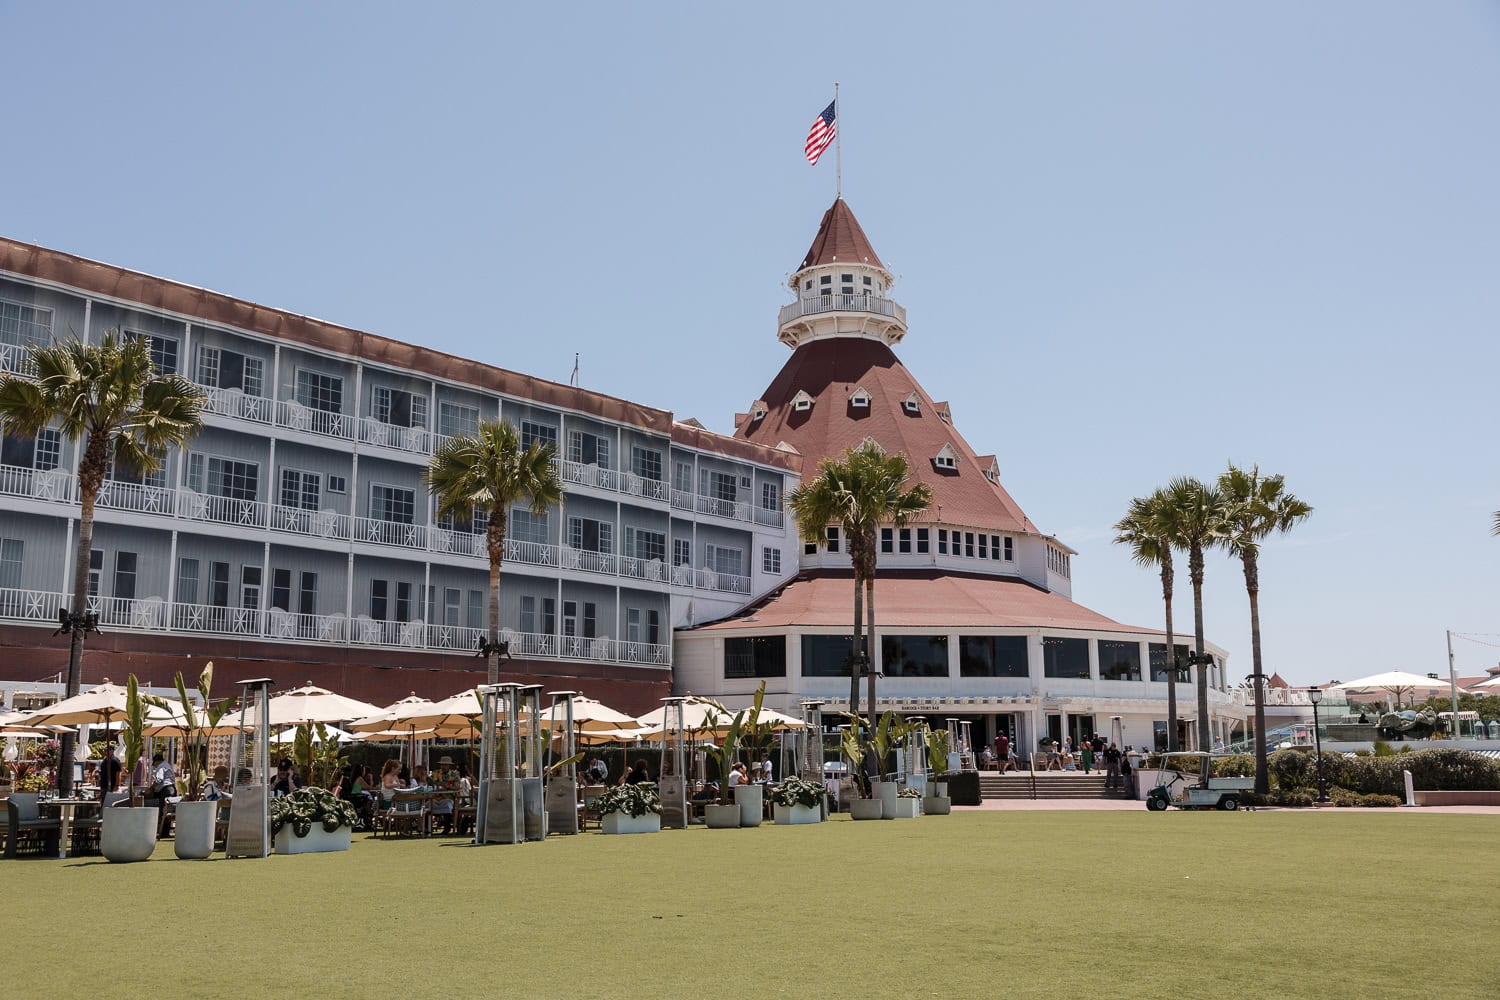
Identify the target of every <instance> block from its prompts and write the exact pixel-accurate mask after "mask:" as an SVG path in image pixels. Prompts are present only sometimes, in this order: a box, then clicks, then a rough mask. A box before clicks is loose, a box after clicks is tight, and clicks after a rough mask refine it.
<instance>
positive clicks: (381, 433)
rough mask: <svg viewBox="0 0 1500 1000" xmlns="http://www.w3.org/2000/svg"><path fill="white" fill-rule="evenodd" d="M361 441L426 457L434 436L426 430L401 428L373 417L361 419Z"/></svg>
mask: <svg viewBox="0 0 1500 1000" xmlns="http://www.w3.org/2000/svg"><path fill="white" fill-rule="evenodd" d="M359 440H360V443H361V444H372V445H375V446H377V447H380V448H394V449H396V450H397V451H414V452H416V453H417V454H419V455H426V454H427V453H428V451H429V449H430V448H431V447H432V435H431V434H430V433H428V431H427V430H426V429H425V428H422V427H400V426H398V425H396V424H387V423H384V422H382V421H379V420H376V419H374V418H373V417H360V418H359Z"/></svg>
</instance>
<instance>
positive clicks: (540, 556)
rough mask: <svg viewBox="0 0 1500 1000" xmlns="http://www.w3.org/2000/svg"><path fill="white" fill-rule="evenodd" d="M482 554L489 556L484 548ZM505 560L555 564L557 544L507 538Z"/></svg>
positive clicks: (543, 564)
mask: <svg viewBox="0 0 1500 1000" xmlns="http://www.w3.org/2000/svg"><path fill="white" fill-rule="evenodd" d="M481 537H482V536H481ZM484 555H485V558H488V557H489V552H488V550H485V552H484ZM505 561H507V562H518V563H525V564H526V565H528V566H556V565H557V546H556V545H548V544H546V543H545V542H523V541H519V540H518V539H515V538H507V539H506V540H505Z"/></svg>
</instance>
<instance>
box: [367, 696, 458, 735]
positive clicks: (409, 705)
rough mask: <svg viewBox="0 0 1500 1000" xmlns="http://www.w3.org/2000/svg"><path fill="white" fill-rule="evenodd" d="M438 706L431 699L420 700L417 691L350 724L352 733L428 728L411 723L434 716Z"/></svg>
mask: <svg viewBox="0 0 1500 1000" xmlns="http://www.w3.org/2000/svg"><path fill="white" fill-rule="evenodd" d="M436 707H437V706H436V704H434V703H433V701H432V700H431V699H430V698H418V697H417V694H416V692H415V691H413V692H412V693H411V694H409V695H407V696H406V697H405V698H402V699H401V700H400V701H398V702H396V703H395V704H392V705H387V706H386V707H385V708H384V709H383V710H381V711H379V712H376V713H375V714H373V715H371V716H368V717H367V718H363V719H358V720H356V721H354V722H351V723H350V724H349V729H350V731H351V732H356V733H378V732H381V731H382V730H386V729H407V728H416V729H422V728H426V727H424V726H411V725H410V723H411V722H412V721H413V720H415V719H418V718H424V717H426V716H430V715H431V714H432V710H433V709H434V708H436Z"/></svg>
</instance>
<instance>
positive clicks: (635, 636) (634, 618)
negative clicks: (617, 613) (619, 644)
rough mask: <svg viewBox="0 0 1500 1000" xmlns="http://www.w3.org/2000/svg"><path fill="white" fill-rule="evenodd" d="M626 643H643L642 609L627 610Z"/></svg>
mask: <svg viewBox="0 0 1500 1000" xmlns="http://www.w3.org/2000/svg"><path fill="white" fill-rule="evenodd" d="M625 641H626V642H640V641H641V609H640V608H626V609H625Z"/></svg>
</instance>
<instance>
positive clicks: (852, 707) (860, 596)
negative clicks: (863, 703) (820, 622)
mask: <svg viewBox="0 0 1500 1000" xmlns="http://www.w3.org/2000/svg"><path fill="white" fill-rule="evenodd" d="M864 584H865V581H864V580H863V579H861V578H860V574H859V564H858V563H855V564H854V641H853V642H852V643H851V647H852V648H851V649H850V651H849V656H850V660H849V714H850V715H858V714H859V653H860V650H861V649H862V648H863V647H864V641H865V634H864V620H865V592H864Z"/></svg>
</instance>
